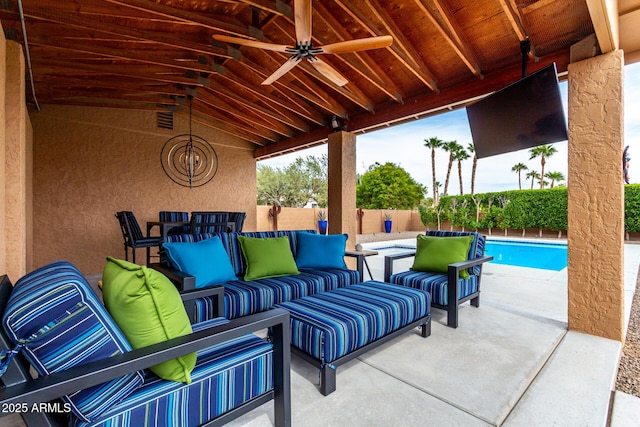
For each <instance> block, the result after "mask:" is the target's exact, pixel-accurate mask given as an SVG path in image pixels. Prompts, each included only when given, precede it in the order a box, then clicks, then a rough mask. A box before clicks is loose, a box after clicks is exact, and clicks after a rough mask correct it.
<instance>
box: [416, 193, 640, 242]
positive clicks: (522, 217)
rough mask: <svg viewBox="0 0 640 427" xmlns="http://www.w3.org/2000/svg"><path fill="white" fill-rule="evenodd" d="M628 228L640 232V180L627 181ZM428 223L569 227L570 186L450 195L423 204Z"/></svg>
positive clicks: (471, 226)
mask: <svg viewBox="0 0 640 427" xmlns="http://www.w3.org/2000/svg"><path fill="white" fill-rule="evenodd" d="M624 195H625V203H624V209H625V218H624V224H625V230H626V231H627V232H640V184H630V185H625V192H624ZM419 210H420V217H421V219H422V223H423V224H424V225H425V226H427V227H435V226H437V212H438V211H440V217H441V220H445V219H448V220H449V221H451V223H452V224H453V225H454V226H456V227H464V228H466V229H471V230H475V229H487V228H494V227H498V228H513V229H525V228H531V229H545V230H555V231H566V230H567V188H566V187H560V188H550V189H544V190H512V191H502V192H498V193H484V194H476V195H473V196H471V195H464V196H447V197H442V198H441V199H440V202H439V205H438V206H436V207H425V206H421V207H420V208H419Z"/></svg>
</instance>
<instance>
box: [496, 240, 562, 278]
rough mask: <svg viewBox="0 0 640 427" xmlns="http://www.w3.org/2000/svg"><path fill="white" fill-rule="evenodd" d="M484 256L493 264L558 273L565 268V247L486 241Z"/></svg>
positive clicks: (555, 244)
mask: <svg viewBox="0 0 640 427" xmlns="http://www.w3.org/2000/svg"><path fill="white" fill-rule="evenodd" d="M485 255H492V256H493V261H490V262H492V263H494V264H507V265H515V266H518V267H530V268H542V269H545V270H555V271H560V270H562V269H563V268H565V267H566V266H567V245H566V244H562V243H538V242H535V243H534V242H525V241H511V240H493V239H492V240H487V244H486V247H485Z"/></svg>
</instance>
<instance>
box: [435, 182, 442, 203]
mask: <svg viewBox="0 0 640 427" xmlns="http://www.w3.org/2000/svg"><path fill="white" fill-rule="evenodd" d="M440 187H442V183H441V182H440V181H436V182H435V185H434V186H433V188H435V191H436V198H435V199H434V200H433V205H434V206H437V205H438V202H439V201H440Z"/></svg>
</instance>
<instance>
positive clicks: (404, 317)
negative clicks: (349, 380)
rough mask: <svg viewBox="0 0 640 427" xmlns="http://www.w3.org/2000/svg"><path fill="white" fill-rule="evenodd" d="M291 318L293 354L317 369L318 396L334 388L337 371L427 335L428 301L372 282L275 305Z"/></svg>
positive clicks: (414, 292) (418, 291) (415, 292)
mask: <svg viewBox="0 0 640 427" xmlns="http://www.w3.org/2000/svg"><path fill="white" fill-rule="evenodd" d="M277 306H278V307H282V308H284V309H286V310H288V311H289V313H290V315H291V317H290V319H291V346H292V351H293V353H294V354H297V355H299V356H300V357H302V358H303V359H304V360H306V361H307V362H309V363H312V364H313V365H315V366H318V367H319V368H320V370H321V375H320V392H321V393H322V394H323V395H325V396H326V395H328V394H330V393H332V392H334V391H335V389H336V369H337V367H338V366H340V365H342V364H344V363H346V362H348V361H349V360H351V359H354V358H356V357H358V356H360V355H361V354H364V353H365V352H367V351H369V350H371V349H373V348H375V347H377V346H379V345H381V344H383V343H385V342H387V341H389V340H391V339H393V338H395V337H397V336H399V335H400V334H403V333H405V332H408V331H409V330H411V329H413V328H416V327H418V326H421V329H422V336H423V337H425V338H426V337H428V336H429V335H430V334H431V314H430V313H431V297H430V295H429V292H427V291H423V290H421V289H413V288H407V287H404V286H398V285H391V284H389V283H382V282H377V281H368V282H365V283H361V284H357V285H351V286H347V287H345V288H339V289H335V290H331V291H327V292H321V293H318V294H314V295H310V296H307V297H304V298H300V299H297V300H294V301H289V302H283V303H281V304H277Z"/></svg>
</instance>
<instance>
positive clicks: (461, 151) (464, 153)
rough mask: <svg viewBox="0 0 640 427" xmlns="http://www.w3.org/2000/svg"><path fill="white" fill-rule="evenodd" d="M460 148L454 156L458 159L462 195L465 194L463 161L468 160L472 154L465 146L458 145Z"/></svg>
mask: <svg viewBox="0 0 640 427" xmlns="http://www.w3.org/2000/svg"><path fill="white" fill-rule="evenodd" d="M458 147H459V148H458V149H457V150H456V151H455V152H454V153H453V157H454V158H455V159H456V160H457V161H458V178H459V179H460V195H461V196H462V195H464V191H463V190H462V161H463V160H467V159H468V158H469V157H470V156H469V153H467V150H465V149H464V147H463V146H461V145H458Z"/></svg>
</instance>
